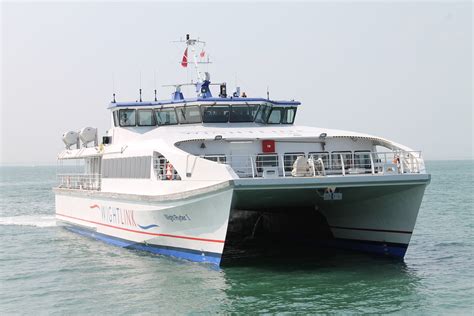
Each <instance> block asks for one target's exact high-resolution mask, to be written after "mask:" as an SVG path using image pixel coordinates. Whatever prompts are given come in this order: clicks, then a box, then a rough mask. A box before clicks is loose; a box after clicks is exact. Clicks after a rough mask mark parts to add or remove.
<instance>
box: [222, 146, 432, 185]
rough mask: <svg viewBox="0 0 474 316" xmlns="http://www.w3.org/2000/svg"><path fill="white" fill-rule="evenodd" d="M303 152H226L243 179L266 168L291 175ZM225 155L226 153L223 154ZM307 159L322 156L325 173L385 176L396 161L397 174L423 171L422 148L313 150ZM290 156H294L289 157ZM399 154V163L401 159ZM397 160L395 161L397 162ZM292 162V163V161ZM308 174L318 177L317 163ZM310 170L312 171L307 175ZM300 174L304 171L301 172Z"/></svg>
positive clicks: (327, 174) (326, 174) (283, 175)
mask: <svg viewBox="0 0 474 316" xmlns="http://www.w3.org/2000/svg"><path fill="white" fill-rule="evenodd" d="M302 155H303V154H301V155H296V154H290V153H289V154H286V155H285V154H277V153H274V154H273V153H272V154H252V155H227V156H226V157H227V160H226V162H225V163H226V164H228V165H230V166H231V167H232V168H233V169H234V171H235V173H236V174H237V175H238V176H239V177H240V178H260V177H263V176H264V171H265V170H266V169H275V168H276V169H278V170H280V171H279V174H278V175H277V177H282V178H286V177H290V175H289V174H287V168H288V167H289V166H290V165H291V166H293V163H294V161H296V159H297V158H298V157H299V156H302ZM224 156H225V155H224ZM304 156H305V158H306V159H313V161H314V162H316V160H317V159H321V161H322V162H323V163H322V164H318V168H323V172H322V174H323V175H324V176H336V175H342V176H346V175H349V174H350V175H382V174H384V165H387V164H390V165H393V164H396V165H397V166H398V169H396V170H395V173H396V174H407V173H420V172H424V169H423V170H420V169H421V167H420V164H422V163H423V161H422V160H421V153H420V152H419V151H413V152H408V151H391V152H369V151H363V152H362V151H361V152H350V153H341V152H337V153H329V152H328V153H311V154H309V155H307V154H306V155H304ZM290 157H291V158H290ZM397 157H398V158H399V160H400V162H398V160H397ZM394 161H395V162H394ZM290 163H291V164H290ZM308 163H309V164H308V168H309V169H308V170H307V171H306V175H304V176H310V177H316V176H319V172H318V171H317V170H316V164H315V163H314V166H310V162H309V161H308ZM311 168H313V170H311ZM308 172H309V174H308ZM297 174H305V172H304V171H303V172H302V173H301V172H299V173H297Z"/></svg>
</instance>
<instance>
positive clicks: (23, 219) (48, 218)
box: [0, 215, 56, 227]
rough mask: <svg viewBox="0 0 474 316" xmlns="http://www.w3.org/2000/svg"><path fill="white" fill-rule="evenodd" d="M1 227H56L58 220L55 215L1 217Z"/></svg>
mask: <svg viewBox="0 0 474 316" xmlns="http://www.w3.org/2000/svg"><path fill="white" fill-rule="evenodd" d="M0 225H19V226H35V227H53V226H56V219H55V217H54V216H53V215H22V216H11V217H0Z"/></svg>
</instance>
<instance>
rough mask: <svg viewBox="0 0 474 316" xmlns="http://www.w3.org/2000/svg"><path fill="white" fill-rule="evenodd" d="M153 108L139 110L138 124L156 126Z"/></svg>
mask: <svg viewBox="0 0 474 316" xmlns="http://www.w3.org/2000/svg"><path fill="white" fill-rule="evenodd" d="M154 125H155V120H154V119H153V110H151V109H150V110H138V126H154Z"/></svg>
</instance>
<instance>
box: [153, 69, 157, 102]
mask: <svg viewBox="0 0 474 316" xmlns="http://www.w3.org/2000/svg"><path fill="white" fill-rule="evenodd" d="M153 85H154V86H155V102H156V101H158V99H157V98H156V70H154V71H153Z"/></svg>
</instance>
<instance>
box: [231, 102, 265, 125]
mask: <svg viewBox="0 0 474 316" xmlns="http://www.w3.org/2000/svg"><path fill="white" fill-rule="evenodd" d="M245 106H246V107H247V108H248V110H249V112H250V111H251V110H250V108H251V107H256V108H257V110H256V111H255V114H254V115H253V116H252V119H251V121H233V120H232V108H234V107H245ZM260 106H261V105H260V104H231V105H230V112H229V123H252V122H255V119H256V118H257V114H258V112H259V111H260Z"/></svg>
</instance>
